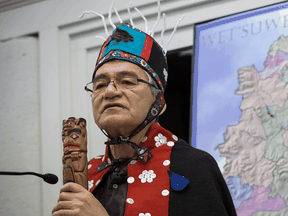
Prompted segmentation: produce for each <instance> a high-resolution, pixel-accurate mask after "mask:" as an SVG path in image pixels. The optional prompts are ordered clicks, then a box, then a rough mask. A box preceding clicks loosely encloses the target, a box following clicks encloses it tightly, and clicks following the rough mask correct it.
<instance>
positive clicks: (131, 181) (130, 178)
mask: <svg viewBox="0 0 288 216" xmlns="http://www.w3.org/2000/svg"><path fill="white" fill-rule="evenodd" d="M134 181H135V179H134V178H133V177H129V178H128V179H127V182H128V183H130V184H131V183H133V182H134Z"/></svg>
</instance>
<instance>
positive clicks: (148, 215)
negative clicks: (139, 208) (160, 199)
mask: <svg viewBox="0 0 288 216" xmlns="http://www.w3.org/2000/svg"><path fill="white" fill-rule="evenodd" d="M139 216H151V214H150V213H148V212H147V213H146V214H144V213H140V214H139Z"/></svg>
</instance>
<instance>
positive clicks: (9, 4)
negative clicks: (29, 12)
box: [0, 0, 46, 13]
mask: <svg viewBox="0 0 288 216" xmlns="http://www.w3.org/2000/svg"><path fill="white" fill-rule="evenodd" d="M42 1H46V0H0V13H1V12H5V11H9V10H13V9H16V8H19V7H23V6H27V5H30V4H34V3H38V2H42Z"/></svg>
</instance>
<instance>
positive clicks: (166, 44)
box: [165, 14, 185, 53]
mask: <svg viewBox="0 0 288 216" xmlns="http://www.w3.org/2000/svg"><path fill="white" fill-rule="evenodd" d="M184 16H185V14H183V16H182V17H181V18H180V19H179V20H178V21H177V23H176V26H175V27H174V30H173V32H172V34H171V35H170V38H169V40H168V41H167V43H166V46H165V53H167V47H168V44H169V43H170V40H171V39H172V37H173V35H174V33H175V32H176V29H177V26H178V24H179V22H180V21H181V20H182V19H183V17H184Z"/></svg>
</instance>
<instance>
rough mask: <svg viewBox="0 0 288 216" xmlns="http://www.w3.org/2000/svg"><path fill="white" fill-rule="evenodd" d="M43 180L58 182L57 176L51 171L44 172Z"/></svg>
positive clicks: (50, 182) (52, 182)
mask: <svg viewBox="0 0 288 216" xmlns="http://www.w3.org/2000/svg"><path fill="white" fill-rule="evenodd" d="M43 180H44V181H45V182H47V183H49V184H56V183H57V182H58V177H57V176H56V175H54V174H51V173H46V174H45V175H44V177H43Z"/></svg>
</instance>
